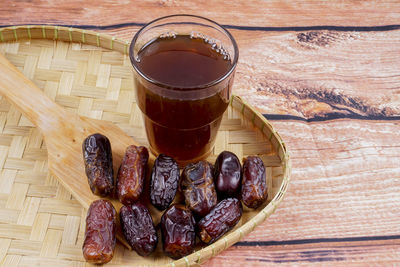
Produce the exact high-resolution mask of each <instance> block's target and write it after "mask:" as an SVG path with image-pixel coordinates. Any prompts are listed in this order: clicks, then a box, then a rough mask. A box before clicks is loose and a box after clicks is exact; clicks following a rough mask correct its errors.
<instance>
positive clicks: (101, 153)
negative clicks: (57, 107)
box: [82, 133, 114, 196]
mask: <svg viewBox="0 0 400 267" xmlns="http://www.w3.org/2000/svg"><path fill="white" fill-rule="evenodd" d="M82 150H83V161H84V162H85V171H86V176H87V178H88V182H89V186H90V189H91V190H92V192H93V194H95V195H99V196H106V195H108V194H110V193H111V192H112V191H113V190H114V171H113V164H112V152H111V144H110V141H109V140H108V138H107V137H105V136H104V135H102V134H99V133H96V134H92V135H89V136H88V137H87V138H86V139H85V140H84V141H83V144H82Z"/></svg>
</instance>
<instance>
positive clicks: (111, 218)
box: [82, 199, 117, 264]
mask: <svg viewBox="0 0 400 267" xmlns="http://www.w3.org/2000/svg"><path fill="white" fill-rule="evenodd" d="M116 219H117V212H116V211H115V208H114V206H113V205H112V204H111V202H110V201H108V200H104V199H99V200H96V201H93V203H92V204H91V205H90V207H89V210H88V213H87V217H86V229H85V240H84V242H83V247H82V251H83V256H84V258H85V259H86V261H88V262H90V263H95V264H103V263H107V262H109V261H110V260H111V259H112V257H113V255H114V248H115V242H116V236H115V230H116V225H117V224H116Z"/></svg>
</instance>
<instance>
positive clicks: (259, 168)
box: [242, 156, 268, 209]
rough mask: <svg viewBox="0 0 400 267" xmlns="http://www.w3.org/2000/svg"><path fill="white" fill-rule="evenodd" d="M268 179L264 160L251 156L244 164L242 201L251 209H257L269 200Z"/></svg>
mask: <svg viewBox="0 0 400 267" xmlns="http://www.w3.org/2000/svg"><path fill="white" fill-rule="evenodd" d="M267 196H268V191H267V179H266V174H265V167H264V163H263V162H262V160H261V159H260V158H259V157H257V156H250V157H247V158H246V159H245V160H244V163H243V180H242V201H243V203H244V204H245V205H246V206H247V207H249V208H253V209H256V208H258V207H259V206H261V205H262V204H263V203H264V202H265V200H266V199H267Z"/></svg>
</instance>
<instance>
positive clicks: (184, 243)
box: [161, 205, 196, 259]
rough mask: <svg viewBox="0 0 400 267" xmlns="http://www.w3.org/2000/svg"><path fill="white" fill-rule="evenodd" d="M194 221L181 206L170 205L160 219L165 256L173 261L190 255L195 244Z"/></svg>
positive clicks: (188, 211) (188, 212) (190, 213)
mask: <svg viewBox="0 0 400 267" xmlns="http://www.w3.org/2000/svg"><path fill="white" fill-rule="evenodd" d="M195 223H196V222H195V220H194V217H193V215H192V212H191V211H190V210H189V209H188V208H186V207H185V206H183V205H172V206H171V207H170V208H169V209H167V210H166V211H165V213H164V214H163V216H162V217H161V233H162V238H163V248H164V252H165V254H167V255H168V256H169V257H171V258H173V259H178V258H180V257H183V256H186V255H188V254H190V253H192V251H193V249H194V245H195V242H196V233H195V228H194V227H195Z"/></svg>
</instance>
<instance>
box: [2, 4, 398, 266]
mask: <svg viewBox="0 0 400 267" xmlns="http://www.w3.org/2000/svg"><path fill="white" fill-rule="evenodd" d="M203 2H204V3H203ZM174 13H189V14H197V15H201V16H205V17H208V18H210V19H213V20H216V21H217V22H219V23H221V24H223V25H225V26H226V27H227V28H228V29H229V30H230V31H231V33H232V34H233V35H234V37H235V38H236V40H237V42H238V45H239V49H240V60H239V65H238V68H237V72H236V73H237V74H236V79H235V85H234V92H235V93H236V94H238V95H240V96H242V97H243V98H244V99H245V100H247V101H248V102H249V103H250V104H252V105H253V106H255V107H256V108H257V109H258V110H259V111H261V112H262V113H263V114H265V116H266V117H267V118H268V119H270V120H271V122H272V124H273V125H274V126H275V128H276V129H277V130H278V131H279V133H280V134H281V136H282V138H283V139H284V140H285V142H286V144H287V146H288V148H289V151H290V153H291V158H292V164H293V171H292V180H291V184H290V186H289V190H288V192H287V195H286V197H285V199H284V201H283V202H282V204H281V205H280V207H279V208H278V209H277V211H276V212H275V214H273V215H272V216H271V217H270V218H268V219H267V220H266V221H265V223H264V224H262V225H261V226H258V227H257V228H256V229H255V231H254V232H252V233H251V234H249V235H248V236H246V237H245V238H244V239H243V240H242V241H241V242H239V243H237V244H235V245H234V246H233V247H231V248H230V249H228V250H227V251H225V252H223V253H221V254H220V255H218V256H216V257H214V258H213V259H211V260H210V261H208V262H207V263H206V264H205V265H206V266H258V265H259V266H265V265H271V264H274V265H275V264H276V265H280V264H288V265H299V264H304V265H311V264H316V265H320V264H327V265H334V264H339V265H349V264H354V265H367V264H377V263H378V264H387V265H396V264H400V2H399V1H329V2H328V1H326V2H325V1H299V0H294V1H286V2H284V1H278V0H272V1H259V0H247V1H197V3H195V2H194V1H183V0H182V1H179V0H160V1H144V0H138V1H129V0H125V1H113V0H108V1H78V0H72V1H57V0H48V1H43V0H31V1H13V0H2V1H1V3H0V25H1V26H11V25H22V24H53V25H54V24H55V25H68V26H75V27H79V28H84V29H92V30H96V31H100V32H106V33H109V34H111V35H114V36H116V37H118V38H122V39H126V40H130V39H131V38H132V36H133V34H134V33H135V32H136V31H137V30H138V29H139V28H140V26H142V25H143V24H144V23H146V22H149V21H150V20H152V19H155V18H157V17H160V16H164V15H168V14H174Z"/></svg>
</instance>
